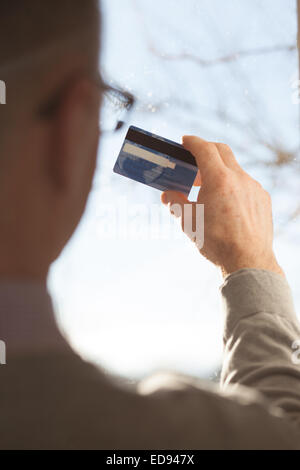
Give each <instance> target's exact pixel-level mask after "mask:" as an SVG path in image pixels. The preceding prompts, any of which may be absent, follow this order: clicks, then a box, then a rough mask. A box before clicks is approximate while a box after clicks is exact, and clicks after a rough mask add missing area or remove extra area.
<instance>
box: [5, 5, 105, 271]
mask: <svg viewBox="0 0 300 470" xmlns="http://www.w3.org/2000/svg"><path fill="white" fill-rule="evenodd" d="M0 21H1V28H0V79H1V80H4V81H5V83H6V89H7V96H6V101H7V104H6V105H1V106H0V214H1V218H0V276H1V277H4V276H7V277H16V276H19V277H21V276H26V277H38V278H41V277H45V276H46V273H47V269H48V266H49V264H50V263H51V261H53V260H54V259H55V258H56V257H57V256H58V254H59V253H60V251H61V250H62V248H63V247H64V245H65V243H66V242H67V241H68V239H69V238H70V236H71V235H72V233H73V231H74V230H75V228H76V226H77V224H78V222H79V220H80V218H81V215H82V213H83V211H84V208H85V204H86V200H87V197H88V194H89V191H90V187H91V183H92V178H93V174H94V170H95V164H96V155H97V147H98V137H99V129H98V122H99V105H100V99H101V92H100V91H99V85H98V83H97V74H98V60H99V37H100V34H99V24H100V15H99V11H98V1H97V0H84V1H83V0H43V1H41V0H1V3H0Z"/></svg>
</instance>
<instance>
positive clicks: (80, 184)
mask: <svg viewBox="0 0 300 470" xmlns="http://www.w3.org/2000/svg"><path fill="white" fill-rule="evenodd" d="M99 108H100V93H99V88H98V87H97V85H96V84H94V83H93V82H92V81H90V80H88V79H79V80H77V81H75V82H73V83H72V84H70V85H69V87H68V89H67V90H66V91H65V93H64V96H63V97H62V100H61V103H60V107H59V110H58V113H57V116H56V118H55V123H54V128H53V132H54V135H53V142H54V152H53V153H52V155H51V163H50V165H51V173H52V177H53V182H54V184H55V185H56V186H57V187H58V188H60V189H61V190H64V189H66V190H71V191H72V189H75V188H77V190H78V189H79V188H81V189H84V188H85V186H86V187H87V189H89V185H90V184H91V181H92V178H93V174H94V170H95V165H96V157H97V149H98V141H99Z"/></svg>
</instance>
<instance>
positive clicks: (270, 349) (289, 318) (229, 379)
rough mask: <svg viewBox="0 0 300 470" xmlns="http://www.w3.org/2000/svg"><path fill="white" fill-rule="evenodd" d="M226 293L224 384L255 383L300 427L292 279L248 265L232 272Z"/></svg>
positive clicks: (298, 331) (298, 334)
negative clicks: (289, 280)
mask: <svg viewBox="0 0 300 470" xmlns="http://www.w3.org/2000/svg"><path fill="white" fill-rule="evenodd" d="M221 292H222V297H223V300H224V304H225V314H226V319H225V331H224V344H225V349H224V362H223V369H222V376H221V387H222V388H223V390H226V389H227V388H230V389H231V390H232V386H233V387H236V386H237V385H244V386H247V387H251V388H252V389H255V390H256V391H258V392H260V393H261V394H262V395H264V397H265V398H266V399H267V401H268V402H269V403H270V404H271V405H273V406H276V407H279V408H281V409H282V410H283V411H284V412H285V413H286V415H287V417H289V418H290V419H291V420H293V421H294V422H295V423H297V424H298V425H299V426H300V354H298V352H300V346H299V345H300V342H299V340H300V326H299V322H298V320H297V317H296V314H295V310H294V305H293V300H292V295H291V291H290V288H289V285H288V283H287V281H286V280H285V278H284V277H283V276H281V275H279V274H275V273H274V274H273V273H271V272H268V271H261V270H255V269H244V270H240V271H238V272H236V273H234V274H232V275H230V276H229V277H228V278H227V279H226V281H225V283H224V285H223V286H222V288H221ZM297 348H298V351H297Z"/></svg>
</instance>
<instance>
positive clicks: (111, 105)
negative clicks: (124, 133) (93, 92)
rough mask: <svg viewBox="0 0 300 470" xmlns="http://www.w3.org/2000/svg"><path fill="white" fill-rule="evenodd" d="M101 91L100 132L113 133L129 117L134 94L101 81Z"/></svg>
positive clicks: (121, 126)
mask: <svg viewBox="0 0 300 470" xmlns="http://www.w3.org/2000/svg"><path fill="white" fill-rule="evenodd" d="M100 86H101V90H102V93H103V99H102V107H101V116H100V129H101V133H102V134H103V133H104V134H107V133H113V132H117V131H119V130H120V129H123V127H124V125H125V124H126V122H127V121H128V119H129V115H130V112H131V111H132V109H133V107H134V104H135V98H134V96H133V95H132V94H131V93H129V92H127V91H124V90H121V89H120V88H115V87H112V86H109V85H107V84H105V83H104V82H101V85H100Z"/></svg>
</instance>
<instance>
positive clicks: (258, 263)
mask: <svg viewBox="0 0 300 470" xmlns="http://www.w3.org/2000/svg"><path fill="white" fill-rule="evenodd" d="M220 267H221V270H222V275H223V277H224V278H225V277H227V276H228V275H229V274H233V273H234V272H236V271H239V270H240V269H260V270H263V271H270V272H273V273H276V274H280V275H281V276H283V277H285V274H284V271H283V270H282V268H281V267H280V266H279V264H278V262H277V260H276V258H275V255H273V256H272V257H270V258H266V259H260V260H251V259H250V258H241V259H239V260H237V261H235V262H234V261H233V262H232V261H231V262H228V263H225V264H224V265H222V266H220Z"/></svg>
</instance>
